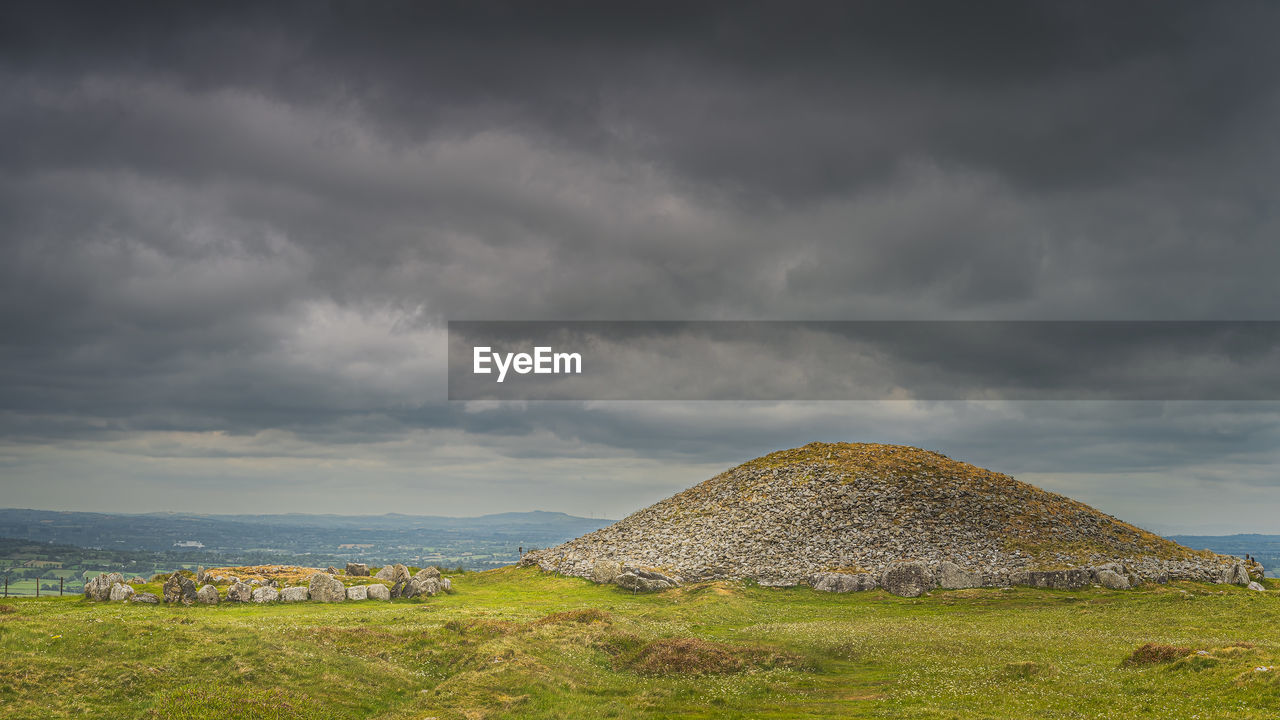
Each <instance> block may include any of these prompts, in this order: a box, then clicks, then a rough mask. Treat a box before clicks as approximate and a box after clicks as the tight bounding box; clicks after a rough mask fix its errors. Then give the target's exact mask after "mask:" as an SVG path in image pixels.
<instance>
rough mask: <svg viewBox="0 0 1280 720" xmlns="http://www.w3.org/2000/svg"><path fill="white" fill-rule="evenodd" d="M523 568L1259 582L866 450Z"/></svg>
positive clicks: (1051, 582)
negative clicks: (535, 566)
mask: <svg viewBox="0 0 1280 720" xmlns="http://www.w3.org/2000/svg"><path fill="white" fill-rule="evenodd" d="M521 562H522V564H525V565H537V566H539V567H540V568H542V569H543V570H544V571H548V572H558V573H562V574H566V575H573V576H577V577H583V578H588V579H591V580H595V581H596V582H612V583H615V584H617V585H619V586H620V587H624V588H627V589H632V590H637V591H639V590H662V589H666V588H669V587H673V586H675V585H679V584H680V583H682V582H688V581H706V580H738V579H753V580H756V581H758V582H759V583H760V584H762V585H775V586H793V585H802V584H806V585H811V586H813V587H814V588H815V589H818V590H825V591H830V592H851V591H857V590H871V589H875V588H877V587H883V588H885V589H886V590H888V591H889V592H892V593H894V594H898V595H905V596H911V597H914V596H917V595H920V594H922V593H924V592H926V591H927V590H929V589H931V588H934V587H946V588H966V587H1003V586H1008V585H1032V586H1037V587H1051V588H1072V587H1083V586H1085V585H1093V584H1097V585H1102V586H1105V587H1109V588H1113V589H1126V588H1129V587H1132V586H1134V585H1137V584H1138V583H1141V582H1168V581H1169V580H1197V581H1202V582H1215V583H1232V584H1239V585H1245V584H1248V583H1249V582H1250V580H1251V571H1252V572H1253V573H1254V574H1258V575H1260V574H1261V572H1260V571H1261V568H1258V567H1254V568H1250V567H1247V566H1246V565H1245V564H1244V563H1243V562H1242V561H1241V560H1240V559H1239V558H1235V557H1229V556H1222V555H1215V554H1213V553H1210V552H1207V551H1196V550H1191V549H1189V548H1186V547H1183V546H1181V545H1179V544H1177V543H1175V542H1172V541H1170V540H1166V539H1165V538H1162V537H1159V536H1158V535H1154V534H1152V533H1150V532H1147V531H1145V530H1142V529H1140V528H1137V527H1134V526H1133V525H1130V524H1128V523H1125V522H1122V521H1120V520H1118V519H1116V518H1114V517H1111V516H1110V515H1106V514H1104V513H1102V512H1099V511H1097V510H1095V509H1093V508H1091V507H1089V506H1088V505H1085V504H1083V503H1079V502H1076V501H1075V500H1071V499H1070V498H1067V497H1064V496H1062V495H1057V494H1055V493H1051V492H1047V491H1045V490H1041V489H1040V488H1037V487H1035V486H1032V485H1028V484H1026V483H1023V482H1019V481H1017V480H1014V479H1013V478H1012V477H1009V476H1008V475H1003V474H1001V473H997V472H993V471H991V470H986V469H983V468H980V467H976V466H974V465H970V464H968V463H963V462H958V461H955V460H952V459H950V458H948V457H946V456H945V455H940V454H938V453H935V452H930V451H927V450H921V449H919V448H914V447H907V446H901V445H878V444H866V443H810V444H808V445H805V446H804V447H800V448H795V449H792V450H782V451H779V452H775V453H771V454H769V455H765V456H764V457H761V458H757V459H755V460H752V461H750V462H747V463H744V464H742V465H739V466H738V467H736V468H733V469H731V470H729V471H727V472H724V473H721V474H720V475H717V476H716V477H713V478H711V479H710V480H707V481H705V482H703V483H701V484H699V485H696V486H694V487H692V488H690V489H688V490H685V491H684V492H682V493H679V494H677V495H674V496H672V497H670V498H667V499H666V500H663V501H661V502H659V503H656V504H654V505H651V506H649V507H647V508H645V509H643V510H640V511H639V512H636V513H634V514H632V515H630V516H629V517H627V518H625V519H623V520H621V521H619V522H617V523H614V524H613V525H610V526H609V527H606V528H602V529H600V530H597V531H595V532H593V533H590V534H587V535H584V536H582V537H580V538H578V539H576V540H571V541H569V542H567V543H564V544H562V545H558V546H556V547H553V548H548V549H546V550H539V551H535V552H531V553H529V554H527V555H526V556H525V557H524V558H523V559H522V561H521Z"/></svg>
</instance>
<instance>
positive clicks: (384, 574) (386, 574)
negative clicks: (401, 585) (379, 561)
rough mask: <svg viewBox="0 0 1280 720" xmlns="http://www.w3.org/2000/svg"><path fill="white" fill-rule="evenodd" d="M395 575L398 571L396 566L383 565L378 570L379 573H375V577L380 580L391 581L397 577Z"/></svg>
mask: <svg viewBox="0 0 1280 720" xmlns="http://www.w3.org/2000/svg"><path fill="white" fill-rule="evenodd" d="M395 574H396V569H395V566H394V565H383V566H382V567H380V568H378V572H376V573H374V574H373V576H374V577H375V578H377V579H379V580H390V579H391V578H392V577H394V576H395Z"/></svg>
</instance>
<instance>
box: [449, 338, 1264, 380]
mask: <svg viewBox="0 0 1280 720" xmlns="http://www.w3.org/2000/svg"><path fill="white" fill-rule="evenodd" d="M449 399H450V400H886V399H903V400H907V399H916V400H1074V399H1079V400H1276V399H1280V322H1274V321H1238V322H1237V321H1226V322H1217V321H1204V322H1198V321H1189V322H1096V321H1082V322H1075V321H1067V322H1041V321H906V322H900V321H891V322H890V321H885V322H862V321H858V322H776V321H760V322H714V321H708V322H643V321H619V322H606V321H585V322H473V321H466V322H450V323H449Z"/></svg>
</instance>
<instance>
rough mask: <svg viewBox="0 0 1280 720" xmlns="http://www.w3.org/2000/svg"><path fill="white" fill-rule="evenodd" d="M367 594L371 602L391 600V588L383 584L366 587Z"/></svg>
mask: <svg viewBox="0 0 1280 720" xmlns="http://www.w3.org/2000/svg"><path fill="white" fill-rule="evenodd" d="M365 594H366V596H367V597H368V598H369V599H370V600H390V599H391V588H388V587H387V586H386V585H383V584H382V583H374V584H373V585H366V586H365Z"/></svg>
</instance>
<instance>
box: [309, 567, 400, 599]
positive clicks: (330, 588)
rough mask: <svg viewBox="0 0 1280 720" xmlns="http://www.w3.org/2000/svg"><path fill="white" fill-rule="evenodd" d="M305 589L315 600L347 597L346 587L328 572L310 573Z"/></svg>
mask: <svg viewBox="0 0 1280 720" xmlns="http://www.w3.org/2000/svg"><path fill="white" fill-rule="evenodd" d="M406 574H408V573H407V571H406ZM307 590H308V592H309V593H310V594H311V599H312V600H315V601H317V602H342V601H343V600H346V599H347V588H346V587H345V586H344V585H343V584H342V581H341V580H338V579H337V578H335V577H334V576H332V575H330V574H329V573H321V572H318V573H315V574H314V575H312V576H311V581H310V582H309V583H308V584H307Z"/></svg>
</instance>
